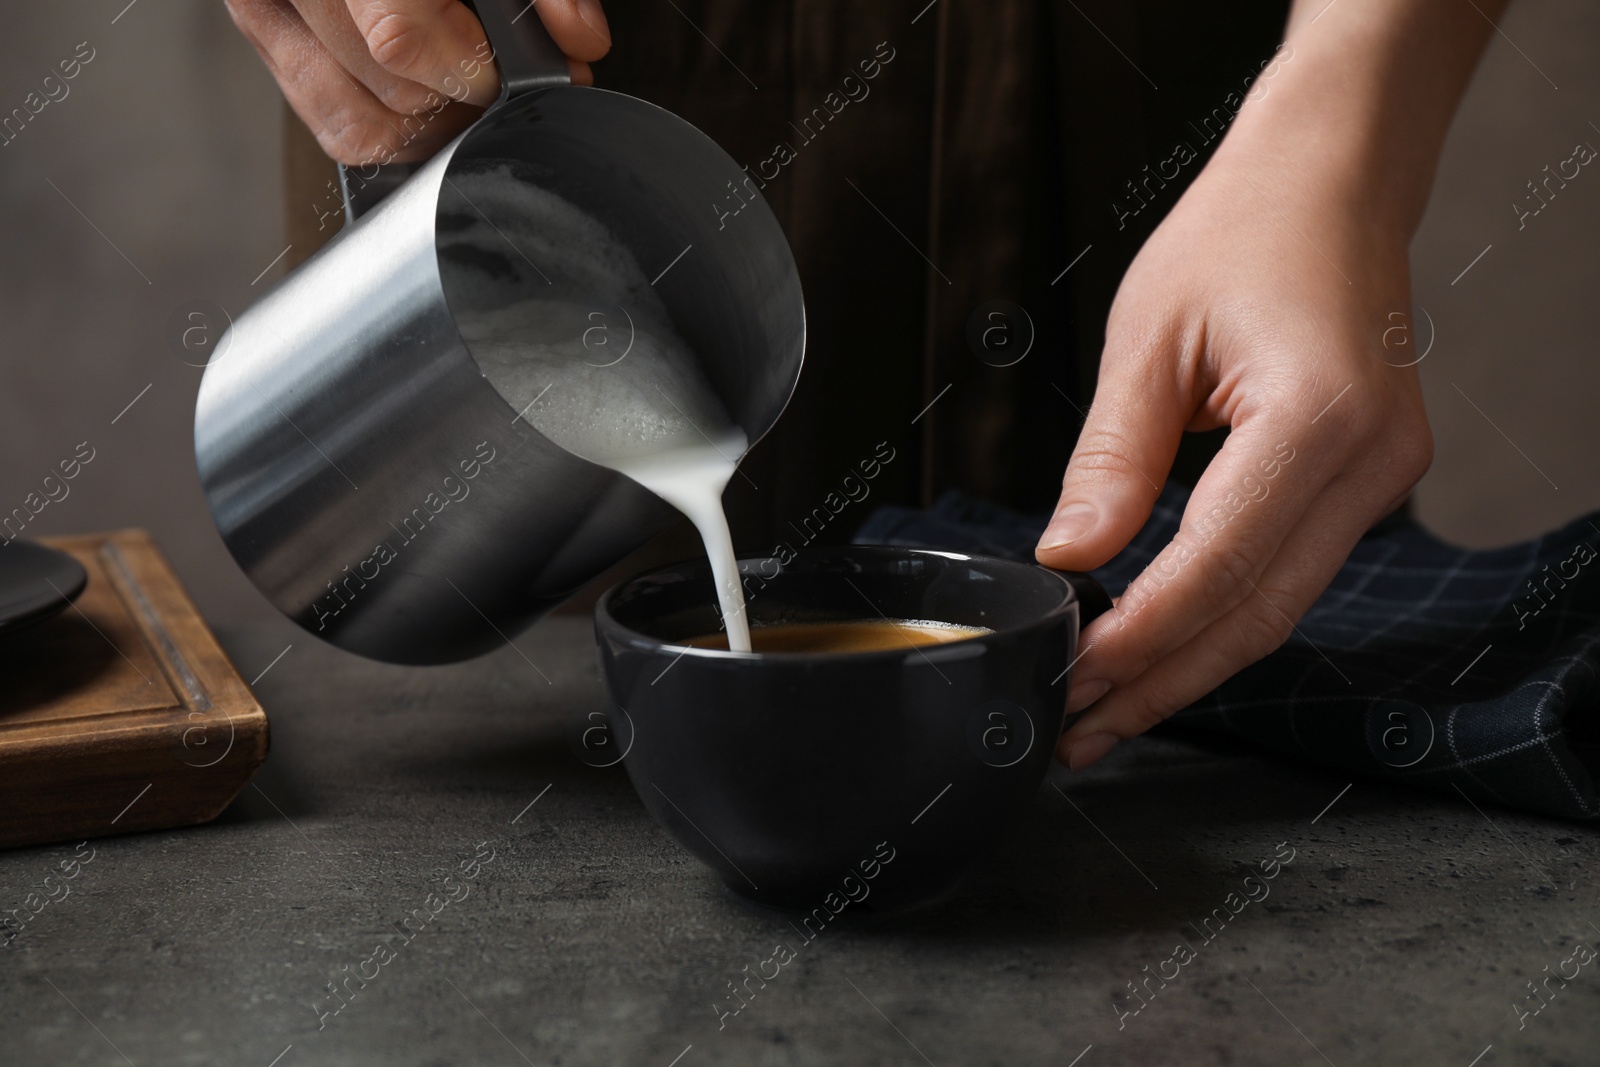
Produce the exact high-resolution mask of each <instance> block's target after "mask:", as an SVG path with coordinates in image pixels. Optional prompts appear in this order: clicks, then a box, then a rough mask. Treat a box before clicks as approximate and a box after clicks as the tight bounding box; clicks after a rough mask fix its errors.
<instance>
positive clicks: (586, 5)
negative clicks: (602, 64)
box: [534, 0, 611, 63]
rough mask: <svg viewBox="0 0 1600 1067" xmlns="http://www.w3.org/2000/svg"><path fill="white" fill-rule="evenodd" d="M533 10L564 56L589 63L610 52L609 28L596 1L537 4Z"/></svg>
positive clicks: (544, 0)
mask: <svg viewBox="0 0 1600 1067" xmlns="http://www.w3.org/2000/svg"><path fill="white" fill-rule="evenodd" d="M534 10H535V11H537V12H538V13H539V21H540V22H542V23H544V28H545V29H547V30H549V31H550V36H551V38H552V39H554V40H555V42H556V47H557V48H559V49H561V51H562V53H563V54H564V55H566V56H568V57H570V58H572V59H576V60H580V61H582V62H585V63H593V62H594V61H595V60H597V59H600V58H602V57H603V56H605V54H606V53H607V52H609V51H611V26H610V24H608V23H607V22H606V13H605V11H604V10H603V9H602V8H601V6H600V0H537V3H535V4H534Z"/></svg>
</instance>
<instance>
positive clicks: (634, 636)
mask: <svg viewBox="0 0 1600 1067" xmlns="http://www.w3.org/2000/svg"><path fill="white" fill-rule="evenodd" d="M863 555H865V556H872V557H877V558H882V557H886V556H892V557H896V558H905V557H908V556H936V557H938V558H940V559H946V560H956V561H961V562H973V563H981V564H985V565H993V566H998V567H1001V568H1005V569H1011V568H1017V569H1021V570H1025V571H1028V572H1030V573H1039V572H1042V573H1044V574H1047V575H1049V576H1050V577H1051V578H1053V579H1055V580H1056V581H1058V582H1059V583H1060V584H1061V589H1062V592H1063V596H1062V598H1061V600H1060V601H1059V602H1058V603H1056V604H1055V605H1054V606H1053V607H1052V608H1050V610H1049V611H1046V612H1044V613H1042V614H1041V615H1039V616H1038V617H1037V618H1035V619H1033V620H1031V621H1029V622H1026V623H1023V624H1021V625H1019V626H1008V627H1005V628H1003V629H993V630H989V631H988V632H987V633H982V634H977V635H975V636H973V637H964V638H961V639H960V640H958V641H949V642H945V643H942V644H937V645H908V646H907V647H906V648H903V649H900V648H890V649H872V650H867V651H857V652H734V651H731V650H729V649H723V648H701V647H698V646H696V645H684V644H677V643H674V642H672V641H669V640H667V639H665V638H661V637H652V636H651V635H649V634H647V633H642V632H641V631H639V630H635V629H633V628H632V627H630V626H626V625H624V624H623V623H621V622H619V621H618V620H617V618H616V616H615V615H613V614H612V613H611V603H612V601H613V600H614V599H615V598H616V597H617V595H618V594H619V593H621V592H622V591H623V590H624V589H626V588H627V587H629V586H631V585H633V584H635V583H637V582H641V581H644V580H646V579H649V578H653V577H656V576H657V575H662V574H666V573H669V572H672V571H681V570H684V569H685V568H689V567H702V568H706V569H708V570H709V568H710V562H709V561H708V560H706V559H705V558H703V557H699V558H690V559H684V560H679V561H677V562H674V563H667V564H663V565H661V566H659V567H652V568H650V569H649V570H647V571H643V572H641V573H639V574H636V575H634V576H633V577H631V578H625V579H623V580H622V581H620V582H618V583H617V584H616V585H613V586H612V587H611V588H610V589H607V590H606V591H605V593H604V594H602V595H601V597H600V599H599V600H598V601H596V602H595V606H594V621H595V629H596V630H598V631H600V632H601V633H602V634H609V635H615V636H620V637H621V638H623V639H624V640H626V642H627V643H628V644H629V645H631V646H632V647H634V648H638V649H643V650H646V651H651V652H660V651H668V650H670V651H673V652H676V653H678V656H679V658H682V657H684V656H694V657H696V658H700V659H709V660H711V661H718V660H721V661H724V662H751V663H755V662H765V663H782V664H806V663H821V662H834V661H839V660H848V661H849V662H851V663H862V662H870V661H871V660H872V659H874V658H878V659H882V660H885V661H898V660H900V659H903V658H904V657H905V655H906V653H907V652H910V651H912V650H913V649H916V650H918V651H920V652H922V653H923V658H924V659H929V660H935V661H937V660H939V659H945V658H949V657H951V656H952V655H956V656H959V655H961V654H962V653H960V652H959V651H957V650H960V649H964V648H970V647H971V646H972V645H973V644H975V643H982V642H985V641H992V640H994V639H998V638H1008V637H1014V636H1018V635H1022V634H1028V633H1032V632H1033V631H1035V630H1038V629H1042V628H1045V627H1048V626H1052V625H1054V624H1055V623H1056V622H1057V621H1058V620H1059V619H1060V618H1061V616H1063V615H1065V614H1066V612H1067V609H1068V608H1070V607H1072V606H1073V605H1078V604H1081V602H1082V601H1081V599H1080V598H1079V596H1078V591H1077V589H1075V588H1074V587H1073V585H1072V583H1071V582H1069V581H1068V580H1067V579H1066V577H1065V576H1064V575H1062V574H1061V573H1060V572H1059V571H1055V570H1051V569H1050V568H1049V567H1045V566H1043V565H1042V564H1035V563H1024V562H1022V561H1020V560H1014V559H1006V558H1004V557H1001V556H986V555H982V554H980V553H976V552H951V551H946V550H943V549H936V548H914V547H911V546H907V545H878V544H868V545H817V546H814V547H809V548H802V549H800V550H799V551H797V552H796V553H795V555H794V558H793V559H792V560H791V561H790V565H792V564H793V563H794V562H795V561H798V560H802V559H806V560H811V559H828V558H834V559H837V558H840V557H844V558H849V557H851V556H863ZM774 559H777V557H776V556H739V557H737V562H738V564H739V568H740V572H741V574H742V573H743V571H744V564H746V563H756V564H759V563H764V562H766V561H768V560H774ZM782 566H783V564H781V563H780V567H782ZM930 621H938V620H930Z"/></svg>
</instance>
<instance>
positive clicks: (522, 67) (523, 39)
mask: <svg viewBox="0 0 1600 1067" xmlns="http://www.w3.org/2000/svg"><path fill="white" fill-rule="evenodd" d="M461 2H462V3H464V4H466V5H467V7H468V8H469V9H470V10H471V11H472V13H473V14H475V15H477V16H478V21H479V22H480V23H482V24H483V33H484V36H485V37H487V38H488V39H489V51H490V53H491V54H492V55H493V56H494V63H495V66H496V67H498V68H499V70H500V98H499V99H498V100H496V101H495V102H494V103H493V104H491V105H490V106H491V107H498V106H499V105H501V104H503V103H505V102H506V101H507V100H510V99H511V98H512V97H514V96H521V95H522V94H523V93H526V92H529V91H531V90H533V89H543V88H546V87H549V86H552V85H571V84H572V73H571V71H570V70H569V69H568V68H567V57H566V56H564V55H562V53H561V49H560V48H558V47H556V42H555V39H554V38H553V37H551V36H550V31H549V30H547V29H545V27H544V23H543V22H541V21H540V19H539V15H538V13H537V12H536V11H534V10H533V7H534V5H533V4H532V3H525V2H524V0H461ZM421 167H422V164H421V163H385V164H382V165H379V164H376V163H371V164H368V165H367V166H364V167H360V168H354V167H349V166H346V165H345V164H343V163H341V164H339V193H340V195H341V196H342V197H343V198H344V224H345V225H346V226H349V225H351V224H353V223H354V222H355V221H356V219H358V218H360V217H361V216H362V215H365V214H366V213H367V212H368V211H371V210H372V209H373V208H374V207H376V206H377V204H378V202H379V201H381V200H382V199H383V198H384V197H386V196H388V195H389V194H390V193H391V192H393V191H394V190H395V189H397V188H399V187H400V184H401V183H402V182H404V181H405V180H406V179H407V178H409V177H411V175H412V174H414V173H416V171H417V170H418V169H420V168H421Z"/></svg>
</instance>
